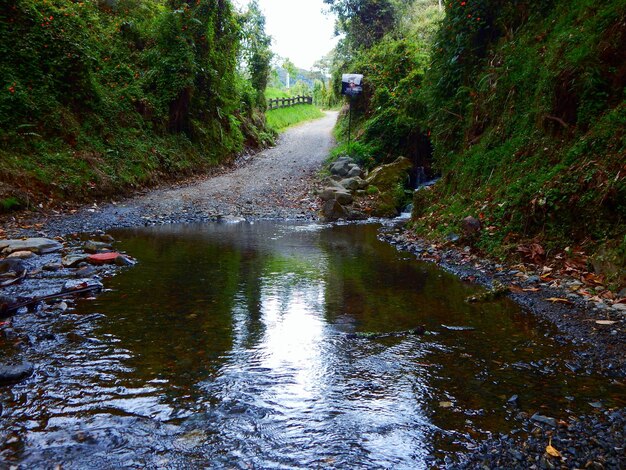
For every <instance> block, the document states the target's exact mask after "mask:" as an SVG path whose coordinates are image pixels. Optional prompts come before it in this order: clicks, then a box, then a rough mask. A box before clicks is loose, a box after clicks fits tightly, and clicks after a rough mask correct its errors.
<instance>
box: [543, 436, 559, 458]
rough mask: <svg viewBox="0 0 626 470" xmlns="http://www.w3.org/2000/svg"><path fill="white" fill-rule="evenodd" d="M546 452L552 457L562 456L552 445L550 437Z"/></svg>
mask: <svg viewBox="0 0 626 470" xmlns="http://www.w3.org/2000/svg"><path fill="white" fill-rule="evenodd" d="M546 453H547V454H548V455H551V456H552V457H562V455H561V453H560V452H559V451H558V450H556V449H555V448H554V447H552V438H550V442H549V443H548V445H547V446H546Z"/></svg>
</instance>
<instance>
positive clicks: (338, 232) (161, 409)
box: [0, 222, 623, 468]
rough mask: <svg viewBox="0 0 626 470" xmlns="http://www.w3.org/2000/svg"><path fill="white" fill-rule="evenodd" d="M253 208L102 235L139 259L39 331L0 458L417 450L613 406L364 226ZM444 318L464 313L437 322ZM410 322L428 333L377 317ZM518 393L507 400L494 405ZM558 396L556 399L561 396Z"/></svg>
mask: <svg viewBox="0 0 626 470" xmlns="http://www.w3.org/2000/svg"><path fill="white" fill-rule="evenodd" d="M376 230H377V227H376V226H372V225H347V226H334V227H331V226H322V225H310V224H309V225H297V224H286V223H271V222H256V223H240V224H207V225H186V226H165V227H156V228H146V229H141V230H126V231H120V232H119V233H117V234H116V236H117V238H118V239H120V240H121V243H120V246H119V248H120V249H123V250H126V251H127V252H129V253H130V254H132V255H133V256H136V257H137V258H138V259H139V261H140V263H139V264H138V265H137V266H136V267H134V268H132V269H129V270H127V271H125V272H123V273H122V274H120V275H118V276H117V277H115V278H113V279H109V280H107V283H106V285H107V288H108V289H109V290H108V291H107V292H105V293H104V294H102V295H101V296H99V297H98V298H97V299H95V300H93V301H81V302H79V303H78V305H77V308H76V309H75V310H73V311H70V312H67V313H66V314H63V315H60V316H59V317H58V318H40V317H38V316H37V315H33V314H28V315H24V316H22V317H19V318H17V317H16V319H15V323H16V324H15V328H16V329H20V328H21V329H22V330H24V331H33V330H37V329H41V330H43V329H45V330H46V331H50V332H53V333H54V336H53V337H52V339H50V340H46V341H34V342H33V345H32V347H31V348H30V349H28V350H27V351H28V355H29V359H30V360H32V361H33V362H35V363H36V364H37V369H36V373H35V375H34V376H33V377H32V378H31V379H29V380H28V381H26V382H24V383H22V384H20V385H17V386H15V387H13V388H3V389H0V399H1V400H2V404H3V415H2V417H1V418H0V424H1V425H2V426H1V427H2V429H3V431H0V432H1V433H2V436H1V437H2V438H3V439H4V441H5V444H3V447H2V448H0V451H1V454H0V455H1V457H2V460H3V461H4V462H7V463H10V462H21V463H23V464H25V465H32V466H37V465H42V464H43V462H46V464H48V463H54V462H63V463H64V468H84V467H85V466H93V467H96V468H107V467H120V466H125V467H128V466H131V467H132V466H138V467H141V466H148V467H168V466H169V467H174V468H178V467H187V468H188V467H194V466H203V465H205V466H206V465H210V466H217V467H219V466H229V467H232V466H234V467H239V468H248V467H249V466H252V467H255V468H257V467H259V468H282V467H284V468H311V467H316V466H322V467H330V468H332V467H337V468H420V467H425V466H427V462H428V461H429V460H428V459H429V458H430V457H429V456H431V455H437V456H442V455H445V454H446V453H449V452H453V451H459V450H461V451H462V450H463V449H464V448H465V446H466V445H467V444H468V443H469V442H470V441H471V440H472V439H476V438H480V437H481V436H486V435H487V434H488V433H494V432H501V431H507V430H509V429H511V428H512V427H514V426H515V420H514V419H513V418H514V416H515V415H516V414H517V413H518V412H519V411H525V412H527V413H534V412H536V411H541V412H543V413H545V414H549V415H551V416H555V417H565V416H568V415H570V414H573V413H581V412H588V411H590V410H589V409H588V408H589V405H588V403H589V402H597V401H602V402H603V403H604V404H605V405H610V404H622V405H623V398H620V397H623V393H622V392H623V390H622V389H620V388H619V386H617V385H611V384H610V383H608V382H606V381H605V380H603V379H601V378H596V377H584V376H579V375H576V374H574V373H571V372H570V371H569V369H567V368H566V367H564V364H565V361H568V360H570V359H571V352H570V351H564V350H563V348H561V347H559V346H558V345H556V344H554V343H553V342H552V341H551V340H550V339H549V335H548V334H547V333H548V332H549V331H550V329H549V327H548V326H546V325H544V324H541V323H537V322H536V321H535V320H533V318H531V317H530V316H529V315H527V314H525V313H524V312H522V311H520V309H519V308H518V307H517V306H516V305H514V304H512V303H511V302H509V301H508V300H506V299H504V300H498V301H493V302H488V303H484V304H467V303H465V302H464V299H465V298H466V297H467V296H469V295H471V294H473V293H475V291H476V290H477V289H478V288H477V287H475V286H471V285H467V284H464V283H462V282H461V281H459V280H458V279H456V278H454V277H453V276H451V275H449V274H447V273H445V272H442V271H440V270H438V269H437V268H436V267H433V266H429V265H425V264H422V263H419V262H416V261H414V260H412V259H410V258H409V257H407V255H406V254H401V253H397V252H396V251H395V250H394V249H393V248H392V247H390V246H388V245H386V244H384V243H381V242H379V241H378V240H377V238H376ZM442 324H445V325H453V326H470V327H473V328H474V329H473V330H472V331H450V330H446V329H444V328H442V326H441V325H442ZM419 325H425V327H426V330H427V331H428V332H429V333H430V334H428V335H425V336H415V335H408V334H402V335H398V336H380V335H378V336H376V335H374V336H368V335H357V336H356V337H355V336H354V335H350V336H349V335H348V334H349V333H355V332H356V333H366V332H367V333H374V334H378V333H390V332H398V331H404V330H409V329H412V328H415V327H416V326H419ZM513 394H517V395H519V397H520V408H519V409H512V408H510V407H507V405H506V401H507V399H508V397H510V396H511V395H513ZM565 397H568V398H567V399H566V398H565Z"/></svg>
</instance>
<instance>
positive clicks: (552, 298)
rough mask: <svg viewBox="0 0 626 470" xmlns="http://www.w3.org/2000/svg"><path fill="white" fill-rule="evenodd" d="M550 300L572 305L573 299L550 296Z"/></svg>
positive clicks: (548, 299)
mask: <svg viewBox="0 0 626 470" xmlns="http://www.w3.org/2000/svg"><path fill="white" fill-rule="evenodd" d="M544 300H547V301H548V302H552V303H557V302H558V303H562V304H570V305H571V303H572V302H571V301H569V300H567V299H561V298H560V297H549V298H547V299H544Z"/></svg>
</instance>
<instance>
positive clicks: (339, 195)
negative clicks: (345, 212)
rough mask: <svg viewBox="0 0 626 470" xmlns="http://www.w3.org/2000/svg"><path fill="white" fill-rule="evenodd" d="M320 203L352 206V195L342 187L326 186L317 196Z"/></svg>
mask: <svg viewBox="0 0 626 470" xmlns="http://www.w3.org/2000/svg"><path fill="white" fill-rule="evenodd" d="M319 196H320V198H321V199H322V201H337V202H339V204H344V205H345V204H352V200H353V198H352V194H350V193H349V192H348V191H346V190H345V189H344V188H342V187H336V186H328V187H326V188H324V189H322V191H321V192H320V194H319Z"/></svg>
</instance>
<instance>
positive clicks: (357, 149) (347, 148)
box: [331, 141, 377, 169]
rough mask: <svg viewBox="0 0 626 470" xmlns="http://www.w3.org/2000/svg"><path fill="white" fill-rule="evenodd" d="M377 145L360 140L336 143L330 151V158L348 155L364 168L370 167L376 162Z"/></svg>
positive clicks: (334, 158)
mask: <svg viewBox="0 0 626 470" xmlns="http://www.w3.org/2000/svg"><path fill="white" fill-rule="evenodd" d="M376 155H377V147H375V146H374V145H372V144H369V143H365V142H362V141H356V142H351V143H350V144H349V145H348V143H347V142H345V143H342V144H339V145H337V146H336V147H335V148H334V149H333V150H332V151H331V158H332V159H333V160H336V159H337V158H339V157H350V158H352V159H353V160H354V161H355V162H356V163H357V165H359V166H360V167H361V168H364V169H370V168H372V167H373V166H374V165H375V164H376Z"/></svg>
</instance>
